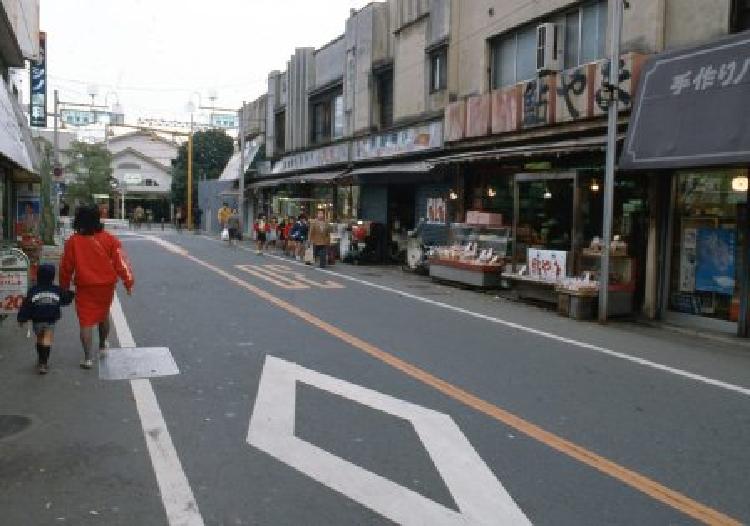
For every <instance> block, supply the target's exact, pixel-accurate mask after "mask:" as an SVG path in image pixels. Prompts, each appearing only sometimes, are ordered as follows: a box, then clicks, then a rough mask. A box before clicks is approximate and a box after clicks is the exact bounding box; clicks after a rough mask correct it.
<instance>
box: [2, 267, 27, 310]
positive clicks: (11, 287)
mask: <svg viewBox="0 0 750 526" xmlns="http://www.w3.org/2000/svg"><path fill="white" fill-rule="evenodd" d="M27 288H28V274H27V273H26V271H25V270H23V271H0V314H11V313H14V312H17V311H18V309H20V308H21V304H22V303H23V298H24V295H25V294H26V289H27Z"/></svg>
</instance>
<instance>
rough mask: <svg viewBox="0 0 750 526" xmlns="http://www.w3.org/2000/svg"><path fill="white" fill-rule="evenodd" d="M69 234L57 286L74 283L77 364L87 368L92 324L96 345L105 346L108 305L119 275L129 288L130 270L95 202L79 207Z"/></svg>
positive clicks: (89, 364) (90, 349)
mask: <svg viewBox="0 0 750 526" xmlns="http://www.w3.org/2000/svg"><path fill="white" fill-rule="evenodd" d="M73 229H74V230H75V234H73V235H72V236H71V237H70V239H68V241H66V243H65V250H64V252H63V257H62V263H61V265H60V287H61V288H62V289H63V290H68V289H70V283H71V281H73V282H74V283H75V286H76V312H77V313H78V322H79V325H80V326H81V344H82V345H83V353H84V357H83V361H81V367H83V368H84V369H91V367H92V365H93V362H92V360H91V356H92V343H93V342H92V340H93V335H92V332H93V328H94V327H95V326H98V328H99V349H104V348H105V347H106V341H107V336H109V308H110V306H111V305H112V300H113V299H114V294H115V285H116V284H117V278H118V277H119V278H120V279H121V280H122V282H123V283H124V285H125V289H126V290H127V292H128V295H130V294H131V292H132V290H133V284H134V282H135V281H134V279H133V272H132V270H131V269H130V265H129V264H128V262H127V258H126V257H125V254H124V253H123V250H122V245H121V244H120V240H119V239H117V238H116V237H115V236H113V235H112V234H110V233H108V232H105V231H104V226H103V225H102V223H101V219H100V218H99V209H98V208H97V207H95V206H85V207H81V208H79V209H78V210H77V211H76V216H75V219H74V221H73Z"/></svg>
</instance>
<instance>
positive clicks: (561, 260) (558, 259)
mask: <svg viewBox="0 0 750 526" xmlns="http://www.w3.org/2000/svg"><path fill="white" fill-rule="evenodd" d="M567 258H568V253H567V252H565V251H564V250H539V249H536V248H530V249H528V260H527V261H526V263H527V265H528V268H529V276H531V277H533V278H536V279H539V280H541V281H550V282H555V281H559V280H561V279H563V278H564V277H566V275H567Z"/></svg>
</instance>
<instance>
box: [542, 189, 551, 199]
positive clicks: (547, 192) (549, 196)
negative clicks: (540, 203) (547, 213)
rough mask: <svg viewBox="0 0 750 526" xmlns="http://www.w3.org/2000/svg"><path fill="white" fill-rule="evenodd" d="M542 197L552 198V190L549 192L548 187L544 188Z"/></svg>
mask: <svg viewBox="0 0 750 526" xmlns="http://www.w3.org/2000/svg"><path fill="white" fill-rule="evenodd" d="M544 198H545V199H552V192H550V191H549V188H547V189H546V190H545V191H544Z"/></svg>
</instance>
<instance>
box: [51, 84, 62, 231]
mask: <svg viewBox="0 0 750 526" xmlns="http://www.w3.org/2000/svg"><path fill="white" fill-rule="evenodd" d="M59 104H60V99H59V97H58V93H57V90H55V95H54V105H53V111H54V113H55V114H54V116H53V118H52V122H53V123H54V124H53V129H54V132H53V134H52V143H53V147H52V188H53V189H54V192H55V232H57V222H58V221H59V219H60V193H59V192H58V191H57V178H58V174H59V173H61V172H60V158H59V151H60V137H59V134H58V131H57V116H58V106H59Z"/></svg>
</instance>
